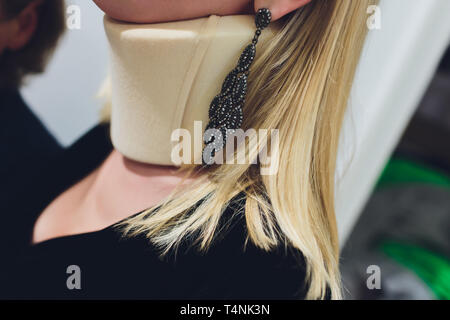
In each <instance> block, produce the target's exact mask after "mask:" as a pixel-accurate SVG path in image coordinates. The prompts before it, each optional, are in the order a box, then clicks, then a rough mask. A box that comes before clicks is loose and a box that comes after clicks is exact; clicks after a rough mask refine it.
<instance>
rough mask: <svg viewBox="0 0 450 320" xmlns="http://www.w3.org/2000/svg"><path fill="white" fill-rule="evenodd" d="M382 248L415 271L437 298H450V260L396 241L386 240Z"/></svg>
mask: <svg viewBox="0 0 450 320" xmlns="http://www.w3.org/2000/svg"><path fill="white" fill-rule="evenodd" d="M381 250H382V251H383V252H384V253H385V254H386V255H388V256H389V257H391V258H392V259H394V260H395V261H397V262H398V263H399V264H401V265H403V266H404V267H406V268H407V269H409V270H411V271H413V272H414V273H415V274H416V275H417V276H418V277H419V278H421V279H422V280H423V281H424V282H425V283H426V284H427V285H428V287H429V288H430V289H431V291H432V292H433V293H434V294H435V296H436V298H437V299H440V300H450V260H449V259H448V258H446V257H441V256H440V255H438V254H436V253H433V252H431V251H429V250H427V249H424V248H421V247H418V246H414V245H410V244H404V243H399V242H394V241H385V242H383V243H382V245H381Z"/></svg>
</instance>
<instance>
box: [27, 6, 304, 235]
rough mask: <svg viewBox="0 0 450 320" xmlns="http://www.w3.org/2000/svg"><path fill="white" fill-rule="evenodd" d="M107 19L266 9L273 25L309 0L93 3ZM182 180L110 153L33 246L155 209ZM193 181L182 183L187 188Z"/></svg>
mask: <svg viewBox="0 0 450 320" xmlns="http://www.w3.org/2000/svg"><path fill="white" fill-rule="evenodd" d="M94 2H95V3H96V4H97V5H98V6H99V7H100V8H101V9H102V10H103V11H104V12H105V13H106V14H107V15H109V16H111V17H113V18H115V19H118V20H122V21H127V22H135V23H156V22H168V21H176V20H187V19H193V18H200V17H204V16H208V15H211V14H215V15H236V14H250V13H253V12H254V11H255V10H258V9H259V8H269V9H270V10H271V12H272V15H273V20H277V19H279V18H280V17H282V16H283V15H285V14H287V13H289V12H292V11H293V10H296V9H298V8H300V7H301V6H303V5H305V4H307V3H308V2H310V0H256V1H250V0H227V1H224V0H127V1H123V0H94ZM182 181H183V176H182V175H181V174H180V173H179V172H178V171H177V169H176V168H174V167H162V166H154V165H148V164H142V163H138V162H135V161H132V160H130V159H127V158H125V157H124V156H123V155H121V154H120V153H119V152H118V151H117V150H114V151H113V152H112V153H111V155H110V156H109V157H108V158H107V159H106V160H105V161H104V163H103V164H102V165H101V166H100V167H99V168H98V169H97V170H95V171H94V172H92V173H91V174H90V175H89V176H87V177H86V178H84V179H83V180H82V181H80V182H79V183H77V184H75V185H74V186H72V187H71V188H69V189H68V190H67V191H65V192H64V193H63V194H61V195H60V196H59V197H57V198H56V199H55V200H54V201H53V202H52V203H51V204H50V205H49V206H48V207H47V208H46V209H45V210H44V211H43V212H42V214H41V215H40V217H39V218H38V220H37V222H36V224H35V227H34V233H33V243H39V242H42V241H45V240H49V239H52V238H57V237H62V236H67V235H74V234H82V233H86V232H93V231H97V230H101V229H103V228H106V227H108V226H110V225H112V224H114V223H116V222H118V221H121V220H123V219H125V218H127V217H129V216H130V215H132V214H135V213H137V212H140V211H142V210H144V209H147V208H150V207H153V206H154V205H156V204H157V203H159V202H160V201H161V200H163V199H165V198H166V197H168V196H169V195H170V193H171V192H172V191H173V190H174V189H175V187H176V186H177V185H178V184H179V183H180V182H182ZM191 182H192V180H188V181H185V182H184V183H185V185H189V183H191Z"/></svg>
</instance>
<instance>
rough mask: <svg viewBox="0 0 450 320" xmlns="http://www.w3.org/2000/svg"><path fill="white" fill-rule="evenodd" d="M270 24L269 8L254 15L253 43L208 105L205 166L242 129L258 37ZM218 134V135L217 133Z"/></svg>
mask: <svg viewBox="0 0 450 320" xmlns="http://www.w3.org/2000/svg"><path fill="white" fill-rule="evenodd" d="M271 21H272V14H271V12H270V10H269V9H267V8H263V9H259V10H258V12H257V13H256V16H255V24H256V32H255V36H254V37H253V40H252V43H250V44H249V45H248V46H247V47H246V48H245V49H244V52H243V53H242V54H241V57H240V58H239V62H238V64H237V66H236V68H234V69H233V71H231V72H230V73H229V74H228V76H227V77H226V78H225V81H224V82H223V85H222V90H221V92H220V94H218V95H217V96H216V97H214V99H213V100H212V102H211V105H210V108H209V123H208V125H207V127H206V130H205V134H204V137H203V138H204V142H205V148H204V149H203V155H202V158H203V163H204V164H206V165H210V164H212V163H213V162H214V156H215V154H216V152H218V151H220V150H222V149H223V148H224V147H225V145H226V142H227V139H228V138H229V137H230V136H231V135H233V134H234V133H235V132H236V130H237V129H239V128H240V127H241V126H242V122H243V111H242V107H243V105H244V103H245V97H246V95H247V81H248V75H249V72H250V71H249V69H250V67H251V65H252V64H253V61H254V60H255V55H256V45H257V43H258V39H259V36H260V35H261V33H262V31H263V30H264V29H265V28H267V26H269V24H270V22H271ZM211 129H215V130H211ZM219 132H220V134H218V133H219Z"/></svg>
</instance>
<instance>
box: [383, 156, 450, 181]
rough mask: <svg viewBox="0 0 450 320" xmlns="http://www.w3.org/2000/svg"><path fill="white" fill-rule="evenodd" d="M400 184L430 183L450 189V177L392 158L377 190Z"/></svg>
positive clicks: (419, 165) (422, 166)
mask: <svg viewBox="0 0 450 320" xmlns="http://www.w3.org/2000/svg"><path fill="white" fill-rule="evenodd" d="M398 183H430V184H434V185H438V186H443V187H446V188H450V177H449V176H447V175H445V174H444V173H440V172H438V171H436V170H434V169H431V168H428V167H427V166H424V165H421V164H418V163H415V162H412V161H408V160H403V159H399V158H392V159H391V160H390V161H389V163H388V164H387V166H386V168H385V169H384V171H383V173H382V175H381V177H380V179H379V181H378V184H377V188H382V187H386V186H389V185H393V184H398Z"/></svg>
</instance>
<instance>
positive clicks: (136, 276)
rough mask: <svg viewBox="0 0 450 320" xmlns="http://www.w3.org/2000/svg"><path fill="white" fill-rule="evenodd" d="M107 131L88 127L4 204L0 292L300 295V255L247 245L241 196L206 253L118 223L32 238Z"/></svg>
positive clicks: (95, 161) (89, 166) (97, 153)
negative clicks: (123, 230) (161, 249)
mask: <svg viewBox="0 0 450 320" xmlns="http://www.w3.org/2000/svg"><path fill="white" fill-rule="evenodd" d="M108 136H109V135H108V128H107V127H106V126H97V127H96V128H94V129H93V130H91V131H90V132H89V133H87V134H86V135H85V136H84V137H83V138H81V139H80V140H79V141H78V142H77V143H75V144H74V145H73V146H72V147H70V148H69V149H68V150H67V151H65V152H64V153H63V154H61V155H60V156H59V158H58V159H57V161H55V162H50V163H49V164H48V167H47V169H46V170H43V171H42V172H41V173H40V175H36V176H35V177H33V179H30V180H29V181H26V182H27V184H26V187H24V189H25V190H27V191H26V192H24V193H22V194H19V195H18V196H17V197H16V198H15V200H14V201H13V202H12V203H11V204H10V211H9V212H4V213H3V217H2V220H1V221H2V222H3V226H2V230H3V231H2V232H1V233H0V250H1V251H0V252H1V254H2V261H1V265H0V297H1V298H7V299H23V298H34V299H35V298H37V299H41V298H50V299H53V298H59V299H97V298H101V299H295V298H303V297H304V294H305V290H304V288H303V286H304V283H305V270H304V261H303V258H302V257H301V255H298V254H297V253H296V254H294V253H293V252H292V251H290V250H285V249H280V250H277V251H274V252H271V253H265V252H264V251H262V250H260V249H258V248H256V247H255V246H254V245H252V244H250V243H248V244H247V246H246V248H245V250H244V244H245V240H246V227H245V219H244V217H243V216H242V215H238V214H236V213H237V212H238V211H237V210H236V206H240V205H242V203H241V202H239V201H234V202H233V203H232V205H230V206H229V207H228V209H227V210H226V211H225V213H224V215H223V218H222V219H224V220H227V221H231V224H230V225H231V226H230V227H229V228H228V229H226V231H224V232H223V233H221V234H220V236H219V237H218V238H217V239H216V240H215V241H214V242H213V245H212V247H211V248H210V249H209V250H208V251H207V252H206V253H200V252H199V251H198V250H197V249H196V247H194V246H192V245H191V243H190V242H188V241H184V242H183V244H182V245H181V247H180V249H179V250H178V252H177V254H176V255H175V254H174V253H171V254H169V255H168V256H166V257H164V258H161V257H160V256H159V254H158V251H157V249H156V248H155V247H154V246H153V245H152V244H150V243H149V241H148V239H145V237H143V236H138V237H134V238H124V237H121V234H120V232H119V231H118V230H117V228H115V226H111V227H108V228H106V229H103V230H101V231H97V232H91V233H84V234H80V235H74V236H66V237H61V238H56V239H52V240H48V241H45V242H41V243H39V244H37V245H30V243H31V242H30V241H31V233H32V229H33V226H34V223H35V221H36V219H37V217H38V215H39V214H40V213H41V212H42V210H43V209H44V208H45V207H46V206H47V205H48V204H49V203H50V202H51V201H52V200H53V199H55V197H57V196H58V195H59V194H61V193H62V192H63V191H65V190H66V189H67V188H69V187H70V186H72V185H73V184H75V183H76V182H78V181H80V180H81V179H82V178H84V177H85V176H87V175H88V174H89V173H90V172H92V171H93V170H94V169H95V168H97V167H98V166H99V165H100V164H101V163H102V162H103V160H104V159H105V158H106V157H107V156H108V154H109V153H110V152H111V151H112V146H111V144H110V141H109V138H108ZM222 222H223V221H222ZM71 266H76V267H75V269H73V267H71ZM78 267H79V269H77V268H78ZM78 270H79V271H80V272H78ZM78 275H80V277H78ZM77 279H80V282H79V283H80V285H81V288H80V289H77V287H76V285H77ZM68 284H69V287H70V288H72V289H69V288H68ZM74 286H75V288H73V287H74Z"/></svg>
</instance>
